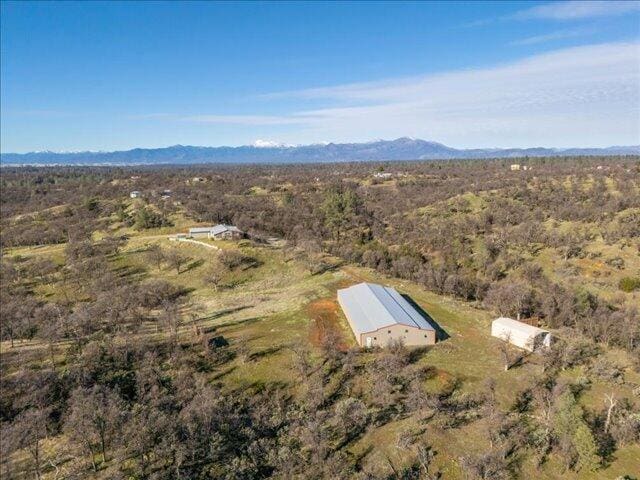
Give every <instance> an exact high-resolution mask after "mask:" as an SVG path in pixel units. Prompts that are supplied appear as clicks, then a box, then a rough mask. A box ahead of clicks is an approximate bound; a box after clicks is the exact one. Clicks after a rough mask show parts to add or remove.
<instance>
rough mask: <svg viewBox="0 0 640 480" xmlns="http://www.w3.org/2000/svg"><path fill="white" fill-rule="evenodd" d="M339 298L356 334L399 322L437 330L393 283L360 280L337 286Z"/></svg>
mask: <svg viewBox="0 0 640 480" xmlns="http://www.w3.org/2000/svg"><path fill="white" fill-rule="evenodd" d="M338 299H339V300H340V304H341V305H342V307H343V309H344V310H345V314H346V315H347V317H348V318H349V320H350V322H351V327H352V328H353V330H354V332H355V333H356V334H360V333H366V332H373V331H375V330H378V329H380V328H384V327H389V326H391V325H398V324H399V325H406V326H408V327H414V328H419V329H422V330H434V328H433V327H432V326H431V324H430V323H429V322H428V321H427V320H426V319H425V318H424V317H423V316H422V315H421V314H420V313H419V312H418V311H417V310H416V309H415V308H414V307H412V306H411V304H410V303H409V302H408V301H407V300H406V299H405V298H404V297H402V295H400V294H399V293H398V292H397V291H396V289H394V288H391V287H384V286H382V285H376V284H375V283H359V284H357V285H354V286H352V287H349V288H344V289H341V290H338Z"/></svg>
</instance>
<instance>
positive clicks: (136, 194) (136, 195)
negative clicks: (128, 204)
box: [129, 190, 141, 198]
mask: <svg viewBox="0 0 640 480" xmlns="http://www.w3.org/2000/svg"><path fill="white" fill-rule="evenodd" d="M140 195H141V193H140V192H139V191H138V190H134V191H133V192H131V193H130V194H129V197H131V198H138V197H140Z"/></svg>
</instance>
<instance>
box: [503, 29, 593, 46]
mask: <svg viewBox="0 0 640 480" xmlns="http://www.w3.org/2000/svg"><path fill="white" fill-rule="evenodd" d="M594 32H595V30H593V29H587V28H574V29H571V30H558V31H555V32H551V33H545V34H543V35H534V36H531V37H526V38H521V39H519V40H514V41H513V42H511V43H510V45H537V44H539V43H545V42H552V41H554V40H564V39H566V38H575V37H582V36H584V35H590V34H592V33H594Z"/></svg>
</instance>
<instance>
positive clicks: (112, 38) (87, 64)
mask: <svg viewBox="0 0 640 480" xmlns="http://www.w3.org/2000/svg"><path fill="white" fill-rule="evenodd" d="M0 8H1V12H0V13H1V17H0V18H1V20H0V21H1V36H2V38H1V40H2V43H1V49H2V50H1V76H0V82H1V102H2V103H1V107H0V108H1V110H0V116H1V118H0V119H1V131H0V133H1V145H0V148H1V150H2V151H3V152H26V151H34V150H55V151H75V150H115V149H128V148H134V147H160V146H168V145H174V144H185V145H186V144H189V145H214V146H215V145H241V144H253V143H255V142H258V144H270V143H284V144H303V143H316V142H328V141H334V142H349V141H369V140H373V139H378V138H385V139H391V138H397V137H400V136H413V137H419V138H424V139H427V140H434V141H439V142H442V143H445V144H447V145H450V146H453V147H459V148H463V147H530V146H548V147H567V146H585V147H586V146H609V145H622V144H638V143H640V2H582V1H569V2H486V3H483V2H468V3H465V2H460V3H454V2H443V3H426V2H417V3H411V2H407V3H402V2H394V3H384V2H376V3H365V2H357V3H337V2H328V3H321V2H306V3H305V2H298V3H296V2H288V3H287V2H280V3H259V2H247V3H231V2H225V3H209V2H194V3H188V2H175V3H153V2H138V3H134V2H125V3H117V2H108V3H98V2H85V3H73V2H61V3H55V2H42V3H29V2H7V1H4V2H2V4H1V7H0Z"/></svg>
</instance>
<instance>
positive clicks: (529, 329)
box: [493, 317, 549, 335]
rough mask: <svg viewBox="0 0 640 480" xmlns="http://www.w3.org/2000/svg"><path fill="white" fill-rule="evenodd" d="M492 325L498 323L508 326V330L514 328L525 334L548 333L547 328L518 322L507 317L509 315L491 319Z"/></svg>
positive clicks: (504, 326)
mask: <svg viewBox="0 0 640 480" xmlns="http://www.w3.org/2000/svg"><path fill="white" fill-rule="evenodd" d="M493 325H500V326H501V327H503V328H508V329H510V330H514V331H517V332H519V333H522V334H525V335H538V334H540V333H549V331H548V330H544V329H542V328H538V327H534V326H533V325H529V324H527V323H524V322H520V321H518V320H514V319H513V318H509V317H499V318H496V319H495V320H494V321H493Z"/></svg>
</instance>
